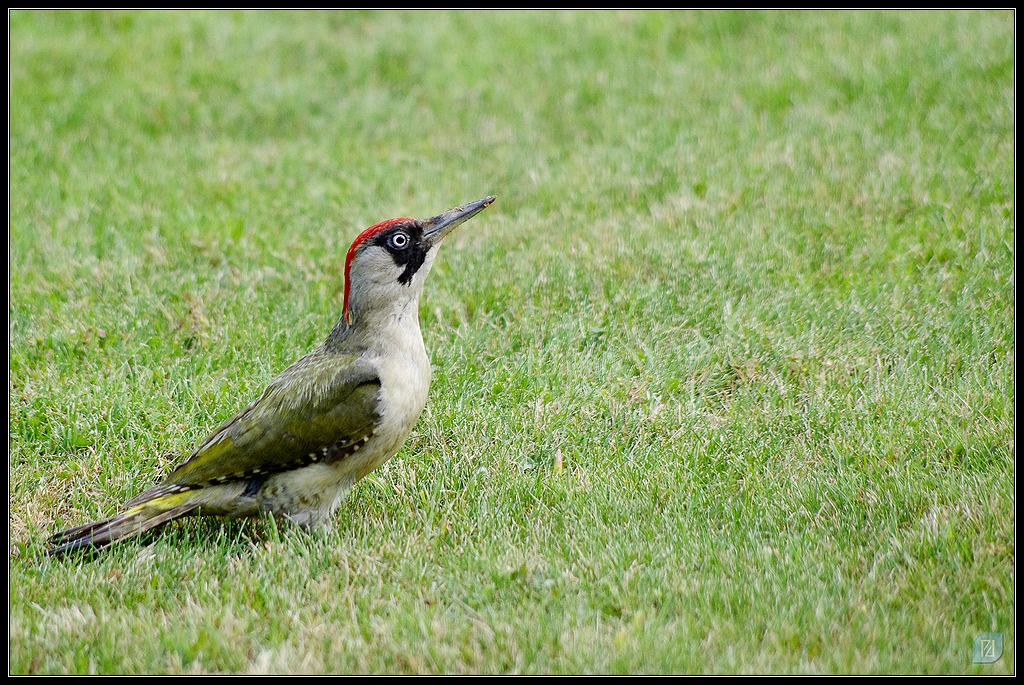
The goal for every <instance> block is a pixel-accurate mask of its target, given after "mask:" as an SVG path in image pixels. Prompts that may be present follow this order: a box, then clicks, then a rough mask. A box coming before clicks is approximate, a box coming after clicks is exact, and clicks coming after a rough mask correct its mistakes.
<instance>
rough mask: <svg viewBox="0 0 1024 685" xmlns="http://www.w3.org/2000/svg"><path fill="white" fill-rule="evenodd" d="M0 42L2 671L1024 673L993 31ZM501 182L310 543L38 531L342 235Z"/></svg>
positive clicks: (552, 16) (203, 36)
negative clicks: (422, 360) (388, 445)
mask: <svg viewBox="0 0 1024 685" xmlns="http://www.w3.org/2000/svg"><path fill="white" fill-rule="evenodd" d="M9 38H10V50H9V97H10V101H9V191H10V192H9V210H8V211H9V256H10V266H9V300H8V301H9V308H8V333H9V357H8V363H9V381H8V392H9V441H8V442H9V485H8V518H9V541H10V549H11V555H10V559H9V562H8V578H9V600H8V601H9V606H8V630H9V633H8V638H9V640H8V643H9V655H8V656H9V671H10V673H12V674H63V673H74V674H79V673H108V674H142V673H159V674H171V673H416V674H428V673H451V674H470V673H513V674H569V673H609V674H623V673H638V674H658V673H723V674H726V673H801V674H803V673H807V674H811V673H825V674H836V673H935V674H950V673H978V674H986V673H995V674H1005V673H1015V671H1016V667H1015V643H1014V636H1015V632H1014V625H1015V617H1016V614H1015V556H1016V555H1015V538H1016V517H1015V495H1014V492H1015V488H1014V485H1015V448H1014V427H1015V394H1014V390H1013V387H1014V378H1015V360H1014V346H1015V336H1014V326H1015V286H1014V283H1015V270H1014V255H1015V230H1014V217H1015V205H1014V196H1015V187H1014V179H1015V174H1014V162H1015V154H1014V105H1015V89H1014V80H1015V72H1014V16H1013V14H1012V13H1006V12H956V13H955V12H909V13H907V12H836V13H828V12H796V13H790V12H767V13H759V12H694V13H690V12H466V13H461V12H459V13H451V12H395V13H391V12H370V13H364V12H333V13H320V12H70V11H64V12H42V11H14V12H11V13H10V14H9ZM490 193H495V194H497V195H498V197H499V199H498V202H497V203H496V204H495V205H494V206H493V207H491V208H490V209H488V210H487V211H486V212H485V213H484V214H482V215H481V216H480V217H478V218H476V219H474V220H473V222H472V223H471V224H467V225H466V227H464V228H463V229H460V231H459V232H458V233H457V234H456V235H454V236H453V239H452V240H451V241H450V243H449V244H447V245H446V246H445V249H444V250H443V251H442V253H441V255H440V256H439V258H438V262H437V264H436V265H435V267H434V271H433V273H432V275H431V278H430V281H429V282H428V286H427V293H426V295H425V298H424V300H423V301H422V303H421V321H422V324H423V328H424V335H425V338H426V341H427V346H428V349H429V351H430V354H431V356H432V359H433V363H434V366H435V381H434V385H433V388H432V390H431V400H430V403H429V404H428V408H427V410H426V412H425V413H424V416H423V418H422V420H421V421H420V423H419V425H418V428H417V431H416V432H415V433H414V435H413V437H412V439H411V440H410V441H409V442H408V444H407V445H406V446H405V447H404V448H403V450H402V451H401V452H400V453H399V455H398V456H397V457H396V458H395V459H394V460H393V461H392V462H390V463H389V464H388V465H387V466H386V467H384V468H383V469H381V470H380V471H379V472H377V473H375V474H374V475H372V476H371V477H369V478H368V479H366V480H365V481H363V482H362V483H361V484H360V485H359V486H358V487H357V488H356V489H355V490H354V491H353V493H352V494H351V496H350V497H349V499H348V500H347V501H346V503H345V505H344V506H343V507H342V508H341V511H340V514H339V517H338V520H337V522H336V525H333V526H331V527H329V528H327V529H325V530H322V531H319V532H317V533H315V534H304V533H301V532H298V531H294V530H288V529H278V528H277V527H275V526H274V525H273V524H272V523H270V522H268V521H263V520H254V521H235V522H225V521H219V520H204V521H193V522H187V523H183V524H180V525H174V526H171V527H168V528H166V529H164V530H163V531H161V533H160V534H158V535H156V536H155V537H154V538H153V539H152V540H150V541H149V542H148V544H140V543H137V542H132V543H127V544H125V545H123V546H120V547H115V548H113V549H111V550H109V551H108V552H107V553H105V554H103V555H101V556H99V557H97V558H95V559H91V560H84V559H49V558H46V557H45V556H44V555H43V550H44V547H43V544H42V541H43V540H44V539H45V538H46V537H47V536H48V535H49V534H51V533H52V532H54V531H55V530H57V529H59V528H61V527H63V526H68V525H72V524H76V523H80V522H83V521H85V520H86V519H89V518H93V517H98V516H102V515H104V514H107V513H110V512H111V511H113V510H114V509H116V507H117V506H118V504H119V503H120V502H121V501H123V500H124V499H126V498H128V497H130V496H131V495H133V494H135V493H136V492H138V491H139V490H140V489H142V488H143V487H145V486H147V485H149V484H150V483H152V482H153V481H154V479H156V478H157V477H158V476H159V475H160V474H161V473H162V472H164V471H165V470H166V469H167V468H168V467H169V466H170V465H171V463H172V462H174V461H175V460H176V459H178V458H180V457H181V456H182V455H183V454H184V453H187V452H188V450H189V449H190V447H191V446H192V445H193V444H194V443H195V442H196V441H198V440H199V439H201V438H202V437H204V436H205V434H206V432H207V431H208V430H209V429H211V428H212V427H213V426H214V425H216V424H217V423H218V422H219V421H220V420H223V419H224V418H227V417H228V416H230V415H231V414H233V413H234V412H235V411H236V410H237V409H238V408H240V407H241V406H242V405H243V404H245V403H246V402H248V401H249V400H250V399H251V398H252V397H254V396H255V395H256V394H258V393H259V392H260V390H261V389H262V386H263V384H264V383H265V382H266V381H267V380H268V379H269V378H270V377H271V376H272V375H274V374H275V373H276V372H277V371H279V370H281V369H283V368H284V367H285V366H286V365H287V364H288V363H290V362H291V361H292V360H294V359H295V358H296V357H298V356H299V355H301V354H302V353H304V352H305V351H307V350H308V349H310V348H311V347H313V346H314V345H316V344H317V343H319V342H320V340H322V338H323V337H324V336H325V335H326V334H327V332H328V331H329V330H330V328H331V326H332V325H333V323H334V321H335V320H336V318H337V316H338V314H339V310H340V293H341V290H342V273H341V260H342V259H343V255H344V251H345V249H346V248H347V246H348V242H349V241H350V240H351V239H352V237H354V235H355V234H356V233H357V232H358V231H359V230H360V229H362V228H363V227H365V226H367V225H370V224H372V223H375V222H376V221H379V220H382V219H385V218H390V217H393V216H407V215H413V216H428V215H432V214H434V213H436V212H438V211H441V210H444V209H447V208H448V207H451V206H454V205H456V204H459V203H462V202H465V201H469V200H473V199H476V198H478V197H482V196H484V195H487V194H490ZM981 632H1002V633H1003V635H1004V645H1005V646H1004V653H1003V655H1002V657H1001V658H1000V660H999V661H997V662H995V663H992V664H972V663H971V662H972V659H971V655H972V651H971V650H972V641H973V639H974V637H975V636H976V635H977V634H978V633H981Z"/></svg>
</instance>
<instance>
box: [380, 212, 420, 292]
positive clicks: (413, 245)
mask: <svg viewBox="0 0 1024 685" xmlns="http://www.w3.org/2000/svg"><path fill="white" fill-rule="evenodd" d="M373 242H374V244H375V245H377V246H379V247H382V248H384V249H385V250H386V251H387V252H388V254H390V255H391V258H392V259H394V260H395V264H397V265H398V266H400V267H404V270H403V271H402V273H401V275H400V276H399V277H398V282H399V283H401V284H402V285H409V284H410V283H412V277H413V276H414V275H416V272H417V271H418V270H419V268H420V267H421V266H423V261H424V260H425V259H426V258H427V252H428V251H429V249H430V248H429V247H428V246H427V245H426V244H425V242H424V241H423V229H422V228H421V227H420V226H419V225H417V224H416V223H412V222H410V223H405V224H399V225H397V226H393V227H391V228H389V229H387V230H385V231H381V233H380V234H379V235H378V236H377V237H376V238H375V239H374V241H373Z"/></svg>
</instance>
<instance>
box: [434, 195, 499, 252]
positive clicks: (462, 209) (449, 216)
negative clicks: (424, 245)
mask: <svg viewBox="0 0 1024 685" xmlns="http://www.w3.org/2000/svg"><path fill="white" fill-rule="evenodd" d="M496 199H498V197H497V195H489V196H487V197H485V198H483V199H482V200H477V201H476V202H467V203H466V204H464V205H460V206H458V207H456V208H455V209H449V210H448V211H447V212H445V213H444V214H438V215H437V216H435V217H434V218H432V219H427V220H426V221H424V222H423V235H424V236H425V237H426V238H428V239H429V240H430V242H431V243H435V244H436V243H438V242H440V241H441V240H443V239H444V237H445V236H446V235H448V234H449V233H451V232H452V231H453V230H454V229H455V227H456V226H458V225H459V224H461V223H462V222H464V221H468V220H469V219H472V218H473V217H474V216H476V215H477V214H479V213H480V212H482V211H483V210H484V208H486V207H487V205H489V204H491V203H492V202H494V201H495V200H496Z"/></svg>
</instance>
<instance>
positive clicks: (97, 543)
mask: <svg viewBox="0 0 1024 685" xmlns="http://www.w3.org/2000/svg"><path fill="white" fill-rule="evenodd" d="M199 505H200V502H198V501H191V502H186V503H184V504H178V505H176V506H170V507H167V508H159V507H155V506H152V505H150V506H145V505H143V506H138V507H133V508H131V509H129V510H128V511H126V512H124V513H123V514H119V515H117V516H113V517H111V518H108V519H102V520H99V521H93V522H92V523H86V524H84V525H81V526H76V527H74V528H70V529H68V530H65V531H63V532H61V533H57V534H56V535H54V536H53V537H51V538H50V540H49V544H50V546H51V549H50V550H49V554H50V555H57V554H65V553H67V552H74V551H77V550H85V549H100V548H102V547H106V546H107V545H109V544H112V543H114V542H118V541H120V540H125V539H127V538H131V537H134V536H136V535H140V534H142V533H145V532H146V531H147V530H150V529H152V528H156V527H157V526H159V525H161V524H164V523H167V522H168V521H170V520H172V519H176V518H178V517H180V516H185V515H186V514H189V513H191V512H192V511H193V510H195V509H197V508H198V507H199Z"/></svg>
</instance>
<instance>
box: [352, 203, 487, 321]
mask: <svg viewBox="0 0 1024 685" xmlns="http://www.w3.org/2000/svg"><path fill="white" fill-rule="evenodd" d="M494 200H495V196H494V195H491V196H489V197H485V198H483V199H481V200H477V201H476V202H470V203H467V204H464V205H461V206H459V207H455V208H454V209H450V210H448V211H447V212H444V213H443V214H438V215H437V216H435V217H433V218H431V219H408V218H403V219H391V220H389V221H382V222H381V223H379V224H375V225H373V226H370V227H369V228H367V229H366V230H365V231H363V232H362V233H360V234H359V235H358V236H357V237H356V239H355V241H353V243H352V246H351V247H350V248H349V249H348V254H347V255H346V257H345V303H344V307H343V310H342V318H343V320H344V321H345V322H346V323H352V322H353V320H354V319H355V318H356V317H359V316H361V315H363V314H371V313H376V312H385V311H395V310H396V308H404V307H405V306H406V305H408V304H409V303H410V302H416V301H418V299H419V296H420V293H421V292H422V291H423V284H424V282H425V280H426V278H427V274H428V273H429V272H430V267H431V266H432V265H433V263H434V256H435V255H436V254H437V248H438V247H439V246H440V244H441V242H442V241H443V240H444V238H445V236H447V235H448V234H449V233H451V232H452V230H453V229H454V228H455V227H456V226H458V225H459V224H461V223H463V222H464V221H466V220H468V219H470V218H472V217H473V216H475V215H476V214H478V213H479V212H480V211H482V210H483V209H484V208H485V207H487V206H488V205H490V204H491V203H492V202H494Z"/></svg>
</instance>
